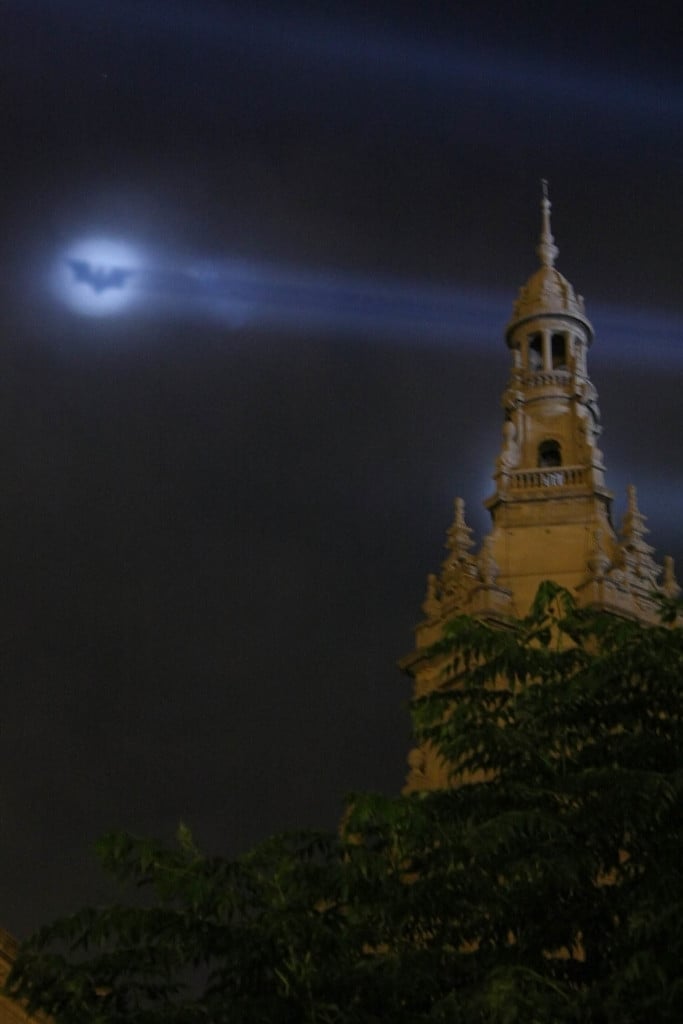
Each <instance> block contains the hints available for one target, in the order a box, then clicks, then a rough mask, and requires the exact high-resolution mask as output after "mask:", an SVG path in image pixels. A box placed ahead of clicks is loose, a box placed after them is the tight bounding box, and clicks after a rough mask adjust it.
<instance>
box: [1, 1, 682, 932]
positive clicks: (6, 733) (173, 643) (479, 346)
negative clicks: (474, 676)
mask: <svg viewBox="0 0 683 1024" xmlns="http://www.w3.org/2000/svg"><path fill="white" fill-rule="evenodd" d="M623 6H624V5H622V4H600V3H597V4H596V3H577V4H571V5H570V4H567V3H555V2H547V3H543V4H539V3H531V2H530V3H523V2H515V0H508V2H506V3H493V4H484V3H482V4H470V3H468V4H459V3H457V2H453V3H431V2H429V0H420V2H419V3H418V2H416V0H414V2H397V0H390V2H375V0H366V2H365V3H361V2H358V3H342V2H338V3H335V2H325V0H317V2H311V3H304V2H298V0H280V2H279V3H277V2H276V0H270V2H262V3H261V2H254V0H252V2H250V3H246V2H243V3H239V2H236V3H230V2H225V3H211V2H209V0H195V2H190V0H186V2H180V0H108V2H105V3H95V4H93V3H92V0H90V2H85V0H5V2H4V4H3V5H2V36H1V42H0V75H1V81H0V97H2V135H1V139H2V143H1V148H2V156H3V159H2V164H1V167H2V186H1V189H0V192H1V200H0V201H1V203H2V232H1V233H0V256H1V258H2V268H3V274H2V279H1V285H0V286H1V288H2V303H1V305H0V310H1V314H0V315H1V325H2V330H1V333H0V338H1V348H0V430H1V438H2V440H1V444H0V467H1V480H2V488H1V491H0V606H1V608H2V623H1V625H0V640H1V643H0V657H1V658H2V711H1V715H0V816H1V817H0V828H1V830H2V831H1V841H0V897H1V898H0V924H1V925H2V926H4V927H5V928H7V929H9V930H12V931H14V932H15V933H17V934H18V935H20V936H21V935H24V934H26V933H27V932H28V931H29V930H30V929H31V928H33V927H35V926H37V925H38V924H40V923H42V922H44V921H45V920H47V919H49V918H50V917H53V916H55V915H56V914H58V913H63V912H65V911H67V910H69V909H75V907H77V906H78V905H80V904H82V903H84V902H89V901H95V900H97V899H99V898H101V897H102V895H103V893H104V892H105V890H104V889H103V887H102V885H101V883H100V881H99V877H100V876H99V872H98V869H97V868H96V866H95V864H94V861H93V859H92V854H91V844H92V842H93V841H94V840H95V839H96V838H97V837H98V836H99V835H100V834H101V833H103V832H104V831H106V830H108V829H111V828H126V829H129V830H133V831H135V832H138V833H143V834H149V835H155V836H158V837H170V836H172V835H173V834H174V832H175V830H176V828H177V825H178V822H179V821H180V820H183V821H185V822H186V823H187V824H188V825H189V826H190V828H191V829H192V830H193V831H194V833H195V837H196V840H197V842H198V843H199V845H200V846H202V847H203V848H205V849H206V850H207V851H210V852H224V853H227V854H235V853H238V852H240V851H241V850H244V849H246V848H247V847H248V846H249V845H250V844H252V843H253V842H255V841H257V840H258V839H260V838H264V837H266V836H267V835H269V834H271V833H272V832H274V831H277V830H280V829H283V828H286V827H297V826H309V825H310V826H326V827H334V826H335V823H336V821H337V820H338V818H339V814H340V810H341V806H342V799H343V795H344V794H345V793H347V792H349V791H353V790H357V789H377V790H381V791H384V792H388V793H391V792H397V791H398V790H399V789H400V786H401V785H402V782H403V778H404V774H405V757H406V754H407V751H408V747H409V722H408V715H407V709H406V702H407V698H408V694H409V686H408V683H407V681H406V680H405V679H403V678H402V677H401V675H400V673H399V672H398V670H397V669H396V667H395V662H396V660H397V658H398V657H400V656H401V655H403V654H405V653H407V652H408V651H409V650H410V648H411V644H412V634H411V630H412V627H413V625H414V624H415V622H416V621H417V619H418V618H419V606H420V602H421V600H422V598H423V595H424V584H425V577H426V574H427V572H429V571H432V570H434V569H435V568H437V567H438V565H439V563H440V561H441V558H442V544H443V541H444V537H445V532H446V529H447V527H448V525H449V524H450V521H451V518H452V501H453V498H454V497H455V496H456V495H462V496H463V497H464V498H465V500H466V502H467V503H468V517H469V521H470V524H471V525H472V526H474V527H475V529H476V531H477V534H478V536H481V534H482V532H483V531H484V529H485V527H486V518H485V514H484V512H483V510H482V508H481V503H482V501H483V499H484V498H486V497H487V495H488V494H489V493H490V490H491V487H492V484H491V480H490V476H491V473H492V471H493V465H494V461H495V457H496V455H497V453H498V450H499V444H500V428H501V420H502V413H501V409H500V404H499V399H500V394H501V392H502V390H503V387H504V385H505V381H506V377H507V373H508V367H509V360H508V353H507V350H506V348H505V344H504V341H503V330H504V325H505V322H506V319H507V318H508V317H509V315H510V312H511V309H512V303H513V300H514V298H515V296H516V293H517V290H518V288H519V287H520V286H521V285H522V284H523V283H524V282H525V281H526V279H527V278H528V276H529V275H530V274H531V273H532V271H533V270H534V269H535V267H536V256H535V253H534V249H535V245H536V240H537V236H538V231H539V197H540V186H539V180H540V178H542V177H546V178H548V179H549V181H550V193H551V199H552V201H553V230H554V234H555V237H556V240H557V243H558V245H559V248H560V257H559V260H558V268H559V269H560V270H561V271H562V272H563V273H564V274H565V275H566V276H567V277H568V278H569V280H570V281H571V282H572V283H573V284H574V286H575V287H576V289H577V290H578V291H579V292H581V293H582V294H583V295H584V296H585V299H586V306H587V312H588V315H589V317H590V319H591V320H592V322H593V324H594V327H595V329H596V341H595V344H594V347H593V350H592V353H591V362H590V369H591V375H592V379H593V381H594V383H595V384H596V386H597V388H598V392H599V394H600V403H601V409H602V414H603V423H604V426H605V433H604V435H603V438H602V440H601V448H602V449H603V450H604V452H605V458H606V463H607V469H608V473H607V479H608V484H609V485H610V486H611V487H612V489H613V490H614V491H615V494H616V499H615V515H616V519H617V520H620V518H621V515H622V514H623V510H624V490H625V487H626V484H627V483H628V482H630V481H633V482H634V483H635V484H636V485H637V486H638V489H639V497H640V504H641V508H642V510H643V512H645V513H646V514H647V515H648V517H649V525H650V527H651V530H652V534H651V540H652V542H653V543H654V544H655V545H656V548H657V556H658V558H659V559H660V560H661V558H662V556H663V555H664V554H666V553H671V554H673V555H674V556H675V557H676V558H677V561H678V566H679V575H680V576H683V531H681V527H680V518H681V510H682V508H683V487H682V476H683V474H682V473H681V457H682V454H683V404H682V403H681V383H682V382H683V297H682V294H681V288H680V280H681V273H682V271H683V208H682V206H681V201H680V193H681V188H682V187H683V135H682V126H683V89H682V84H683V71H682V70H681V63H680V26H679V25H677V23H676V21H675V20H674V19H675V18H678V19H680V15H669V16H667V15H666V8H664V7H662V8H661V9H658V5H657V4H656V3H655V4H648V5H647V6H646V7H645V5H643V8H642V17H641V18H635V17H634V18H633V19H632V20H627V19H626V20H625V19H624V16H623ZM472 8H474V10H473V9H472ZM667 17H668V20H667ZM93 240H96V241H93ZM109 244H111V245H114V246H115V247H118V248H116V249H115V250H112V251H115V253H116V255H115V257H109V256H107V255H106V253H105V254H104V255H101V261H102V262H103V264H105V265H108V261H109V260H110V259H114V263H115V264H116V265H121V266H122V267H123V268H124V269H126V270H127V273H128V276H127V277H126V279H125V280H124V282H123V283H122V284H119V285H112V286H111V287H108V286H105V285H104V284H102V287H101V290H100V291H97V290H96V288H95V287H94V285H93V286H88V284H87V283H86V284H83V282H80V283H79V282H78V281H77V274H76V271H75V270H74V269H73V267H72V266H71V264H69V263H68V260H69V259H71V260H74V259H77V258H78V253H81V255H82V253H83V252H86V255H87V257H88V259H91V260H95V261H97V259H99V258H100V256H99V255H98V253H94V252H93V251H92V248H91V249H88V246H91V247H92V246H93V245H95V246H101V247H102V246H105V247H106V245H109ZM83 246H85V249H83ZM102 252H104V249H102ZM117 289H118V291H117ZM84 295H85V297H86V298H89V299H90V300H92V301H91V306H90V307H89V308H88V309H83V308H81V307H80V306H79V296H81V297H83V296H84ZM118 297H121V299H122V304H121V308H119V309H114V310H111V309H109V308H108V307H107V308H105V307H106V304H107V301H108V300H109V299H110V298H113V299H117V298H118ZM100 299H101V300H102V308H100V306H99V305H98V303H99V302H100ZM124 299H125V301H123V300H124ZM129 300H130V301H129ZM100 314H101V315H100Z"/></svg>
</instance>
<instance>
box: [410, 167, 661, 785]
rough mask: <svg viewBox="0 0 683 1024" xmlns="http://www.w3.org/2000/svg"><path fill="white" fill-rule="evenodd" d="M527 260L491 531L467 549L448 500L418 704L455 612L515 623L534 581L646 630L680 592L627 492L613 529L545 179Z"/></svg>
mask: <svg viewBox="0 0 683 1024" xmlns="http://www.w3.org/2000/svg"><path fill="white" fill-rule="evenodd" d="M536 252H537V254H538V257H539V261H540V266H539V268H538V270H536V272H535V273H534V274H532V276H531V277H530V278H529V280H528V281H527V283H526V284H525V285H524V286H523V287H522V288H521V290H520V292H519V296H518V298H517V301H516V302H515V304H514V307H513V312H512V319H511V321H510V323H509V325H508V327H507V330H506V333H505V339H506V342H507V346H508V348H509V350H510V354H511V360H512V366H511V371H510V379H509V382H508V386H507V388H506V390H505V392H504V394H503V398H502V405H503V409H504V420H503V428H502V435H503V436H502V443H501V449H500V453H499V455H498V458H497V460H496V463H495V472H494V476H493V479H494V485H495V486H494V491H493V494H492V495H491V497H490V498H488V499H487V501H486V502H485V506H486V508H487V509H488V510H489V512H490V515H491V529H490V532H489V533H488V534H487V535H486V536H485V537H484V539H483V541H482V544H481V547H480V549H479V551H478V552H473V548H474V543H473V541H472V536H471V530H470V528H469V527H468V526H467V522H466V520H465V506H464V502H463V501H462V499H460V498H457V499H456V501H455V517H454V520H453V524H452V525H451V527H450V529H449V531H448V535H447V542H446V550H447V555H446V558H445V560H444V562H443V564H442V566H441V571H440V572H439V573H438V574H430V576H429V577H428V583H427V595H426V597H425V600H424V603H423V605H422V610H423V612H424V615H425V617H424V619H423V620H422V621H421V622H420V623H419V624H418V626H417V628H416V631H415V638H416V646H415V650H414V652H413V653H412V654H411V655H409V656H408V657H407V658H404V659H403V661H402V667H403V668H404V669H405V670H406V671H407V672H408V673H409V674H410V675H411V676H412V677H413V679H414V680H415V693H416V695H418V696H419V695H422V694H424V693H427V692H429V691H430V690H431V689H433V688H434V687H435V686H436V685H437V684H438V683H440V682H442V681H443V678H442V666H441V664H440V663H439V662H438V659H434V658H433V657H430V656H429V653H428V651H429V648H430V647H431V645H432V644H434V643H435V641H437V640H438V639H440V637H441V635H442V630H443V626H444V624H445V623H446V622H447V621H448V620H449V619H451V618H453V617H454V616H455V615H459V614H467V615H474V616H476V617H478V618H482V619H486V620H489V621H492V622H499V623H501V624H503V623H504V622H505V621H507V620H509V619H511V618H520V617H521V616H523V615H525V614H526V612H528V610H529V607H530V605H531V602H532V600H533V598H534V595H535V593H536V591H537V589H538V586H539V584H540V583H541V582H543V580H547V579H552V580H554V581H555V582H557V583H559V584H561V585H562V586H564V587H566V588H567V589H568V590H569V591H570V592H571V593H573V594H574V596H575V598H576V600H577V602H578V604H579V605H581V606H591V607H595V608H599V609H603V610H607V611H610V612H614V613H616V614H619V615H623V616H627V617H630V618H634V619H638V620H640V621H642V622H645V623H654V622H656V621H658V606H657V602H656V600H654V599H653V596H652V595H653V591H663V592H664V593H665V594H667V595H669V596H675V595H676V594H677V593H678V592H679V588H678V585H677V583H676V579H675V577H674V569H673V562H672V559H671V558H665V559H664V563H663V565H659V564H658V563H657V562H656V561H655V560H654V558H653V550H654V549H653V548H652V547H651V546H650V545H649V544H648V543H647V541H646V539H645V538H646V534H647V532H648V531H647V527H646V526H645V517H644V516H643V515H642V513H641V512H640V510H639V507H638V501H637V495H636V490H635V487H633V486H631V487H629V489H628V510H627V513H626V515H625V516H624V519H623V522H622V524H621V529H620V530H619V531H617V530H616V529H615V527H614V523H613V521H612V514H611V504H612V497H613V496H612V493H611V492H610V491H609V490H608V488H607V486H606V482H605V466H604V461H603V455H602V452H601V450H600V447H599V444H598V441H599V438H600V434H601V430H602V428H601V424H600V410H599V407H598V396H597V392H596V390H595V387H594V386H593V384H592V382H591V380H590V377H589V375H588V364H587V357H588V350H589V348H590V346H591V343H592V341H593V328H592V326H591V324H590V321H589V320H588V318H587V317H586V312H585V307H584V301H583V298H582V297H581V296H580V295H577V294H576V292H575V291H574V288H573V287H572V285H571V284H570V283H569V281H567V279H566V278H565V277H563V275H562V274H561V273H560V272H559V271H558V270H557V269H556V268H555V261H556V259H557V256H558V249H557V246H556V245H555V241H554V239H553V236H552V232H551V226H550V201H549V199H548V195H547V189H546V187H545V183H544V188H543V197H542V201H541V235H540V240H539V244H538V247H537V250H536ZM409 761H410V773H409V776H408V782H407V789H408V790H413V789H430V788H434V787H436V786H440V785H443V784H444V783H445V782H446V778H447V776H446V773H445V769H444V767H443V766H442V765H441V764H440V763H439V761H438V759H437V758H436V756H435V755H434V754H433V752H431V751H429V750H423V749H419V750H414V751H412V752H411V755H410V758H409Z"/></svg>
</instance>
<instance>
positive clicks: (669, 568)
mask: <svg viewBox="0 0 683 1024" xmlns="http://www.w3.org/2000/svg"><path fill="white" fill-rule="evenodd" d="M662 590H663V591H664V593H665V594H666V596H667V597H673V598H676V597H678V595H679V594H680V592H681V588H680V587H679V585H678V580H677V579H676V573H675V571H674V560H673V558H672V557H671V555H666V556H665V558H664V579H663V581H662Z"/></svg>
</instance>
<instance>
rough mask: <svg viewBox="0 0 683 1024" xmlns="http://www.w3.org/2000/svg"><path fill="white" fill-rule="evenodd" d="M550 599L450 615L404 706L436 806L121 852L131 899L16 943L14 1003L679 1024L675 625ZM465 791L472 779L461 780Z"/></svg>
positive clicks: (398, 803) (102, 1019) (97, 1022)
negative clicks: (494, 622) (221, 852)
mask: <svg viewBox="0 0 683 1024" xmlns="http://www.w3.org/2000/svg"><path fill="white" fill-rule="evenodd" d="M664 611H665V613H666V614H665V621H664V622H663V624H662V625H661V626H660V627H655V628H646V627H643V626H640V625H639V624H638V623H635V622H630V621H625V620H621V619H617V618H615V617H611V616H608V615H604V614H597V613H591V612H586V611H579V610H577V609H576V608H575V606H574V604H573V602H572V600H571V598H570V596H569V594H567V592H565V591H563V590H561V589H560V588H558V587H556V586H554V585H553V584H545V585H544V586H543V587H542V588H541V590H540V591H539V594H538V597H537V600H536V603H535V605H534V608H533V609H532V612H531V614H530V615H529V617H528V618H527V619H526V620H524V621H522V622H518V623H514V624H511V626H510V628H509V629H507V630H501V629H497V630H496V629H492V628H490V627H488V626H486V625H483V624H481V623H478V622H476V621H474V620H472V619H467V618H462V619H459V620H456V621H455V622H453V623H452V624H451V625H450V627H449V629H448V632H447V636H446V637H445V639H444V641H443V642H442V644H440V645H439V650H438V653H439V654H440V655H441V656H443V658H444V661H445V664H446V674H445V677H444V678H445V679H447V680H448V684H447V685H444V687H443V688H442V689H440V690H437V691H436V692H435V693H433V694H431V695H429V696H428V697H425V698H423V699H421V700H419V701H417V702H416V703H415V705H414V717H415V727H416V732H417V737H418V740H419V741H420V742H428V743H431V744H433V745H434V746H436V748H437V749H438V750H439V752H440V754H441V756H442V757H443V758H444V759H445V760H446V761H447V763H448V764H450V765H452V766H453V773H454V783H459V784H455V785H454V786H453V788H452V789H448V790H442V791H437V792H431V793H427V794H423V795H412V796H404V797H399V798H396V799H386V798H381V797H377V796H372V795H355V796H353V798H352V799H351V800H350V803H349V808H348V810H347V813H346V816H345V819H344V826H343V828H342V830H341V833H340V835H338V836H337V835H324V834H315V833H305V834H304V833H302V834H289V835H284V836H280V837H276V838H275V839H272V840H270V841H268V842H266V843H264V844H263V845H261V846H259V847H257V848H256V849H254V850H252V851H251V852H249V853H248V854H246V855H245V856H243V857H241V858H239V859H237V860H234V861H227V860H224V859H220V858H218V859H208V858H205V857H203V856H201V854H200V853H199V852H198V851H197V850H196V849H195V847H194V845H193V843H192V840H191V837H190V836H189V834H188V833H187V831H186V830H184V829H181V831H180V833H179V842H178V844H177V846H176V847H174V848H172V849H168V848H166V847H163V846H161V845H159V844H156V843H153V842H147V841H143V840H138V839H133V838H131V837H129V836H125V835H112V836H108V837H106V838H105V839H104V840H103V841H102V842H101V843H100V847H99V854H100V857H101V859H102V862H103V864H104V867H105V868H106V869H107V870H108V871H110V872H112V873H113V874H114V875H115V876H116V877H117V878H119V879H120V880H121V882H123V883H127V884H133V885H135V886H137V887H139V888H140V889H141V890H142V891H143V892H145V891H146V892H147V893H148V897H149V898H148V901H147V903H146V904H144V905H142V906H140V905H121V906H115V907H109V908H106V909H97V910H92V909H86V910H82V911H80V912H79V913H77V914H75V915H73V916H72V917H69V918H67V919H64V920H60V921H57V922H55V923H54V924H51V925H48V926H47V927H46V928H44V929H42V930H41V931H40V932H38V933H37V934H36V935H35V936H33V937H32V939H31V940H30V941H28V942H27V943H25V944H24V946H23V948H22V951H21V954H20V957H19V959H18V961H17V963H16V964H15V966H14V969H13V971H12V974H11V976H10V980H9V991H10V992H11V993H12V994H13V995H14V996H15V997H17V998H20V999H23V1000H24V1001H25V1002H26V1003H27V1004H28V1006H29V1007H30V1008H31V1009H32V1010H38V1009H40V1010H43V1011H45V1012H47V1013H49V1014H51V1015H53V1016H54V1018H55V1019H56V1020H57V1021H58V1022H60V1024H86V1022H87V1024H119V1022H121V1024H123V1022H124V1021H125V1022H127V1024H162V1022H163V1024H194V1022H200V1021H202V1022H216V1024H220V1022H222V1021H225V1022H226V1024H227V1022H228V1021H229V1022H230V1024H242V1022H244V1024H255V1022H269V1024H290V1022H292V1024H294V1022H318V1024H342V1022H343V1024H352V1022H357V1024H360V1022H365V1024H370V1022H374V1021H391V1022H392V1024H403V1022H405V1024H408V1022H411V1024H413V1022H415V1024H417V1022H421V1021H432V1022H438V1021H441V1022H444V1024H445V1022H449V1024H460V1022H462V1024H472V1022H477V1021H480V1022H491V1024H493V1022H495V1024H517V1022H519V1024H535V1022H538V1024H541V1022H542V1024H549V1022H591V1024H593V1022H594V1024H617V1022H618V1024H642V1022H644V1021H657V1022H658V1024H667V1022H674V1021H676V1022H678V1021H679V1020H681V1019H683V980H682V979H681V969H680V967H681V963H682V962H683V898H682V892H683V889H682V883H683V858H682V857H681V840H682V838H683V818H682V814H681V792H682V789H683V756H682V755H683V733H682V722H681V708H682V701H681V684H682V680H683V631H682V630H681V629H680V627H678V626H676V625H675V618H674V613H675V609H673V608H672V607H671V606H670V605H669V606H668V607H667V608H665V609H664ZM463 780H467V781H466V782H464V781H463Z"/></svg>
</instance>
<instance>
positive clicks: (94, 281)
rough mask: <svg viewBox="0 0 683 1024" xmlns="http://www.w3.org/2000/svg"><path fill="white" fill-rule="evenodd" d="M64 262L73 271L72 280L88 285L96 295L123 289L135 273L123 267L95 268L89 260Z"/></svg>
mask: <svg viewBox="0 0 683 1024" xmlns="http://www.w3.org/2000/svg"><path fill="white" fill-rule="evenodd" d="M66 262H67V263H68V264H69V266H70V267H71V269H72V270H73V274H74V279H75V280H76V281H82V282H83V283H84V284H88V285H90V287H91V288H92V290H93V291H94V292H97V294H98V295H99V294H100V293H101V292H105V291H106V290H107V289H108V288H123V287H124V285H125V283H126V281H127V280H128V278H129V277H132V276H133V274H134V273H135V271H134V270H126V268H125V267H101V266H97V265H95V264H94V263H91V262H90V261H89V260H75V259H67V261H66Z"/></svg>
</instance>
